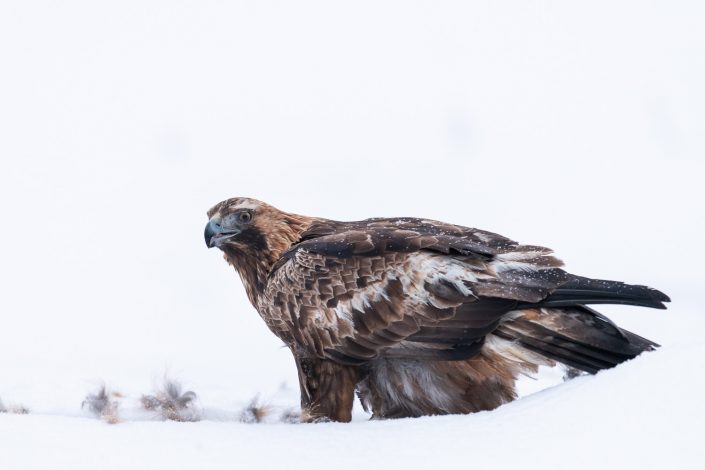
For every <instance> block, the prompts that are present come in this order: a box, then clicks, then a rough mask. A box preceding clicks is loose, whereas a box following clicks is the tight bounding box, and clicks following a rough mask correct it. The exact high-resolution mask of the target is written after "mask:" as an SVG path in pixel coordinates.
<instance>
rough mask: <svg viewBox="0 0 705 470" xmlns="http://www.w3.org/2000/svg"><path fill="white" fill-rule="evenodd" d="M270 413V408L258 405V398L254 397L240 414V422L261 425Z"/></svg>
mask: <svg viewBox="0 0 705 470" xmlns="http://www.w3.org/2000/svg"><path fill="white" fill-rule="evenodd" d="M271 412H272V408H271V407H270V406H269V405H265V404H262V403H260V399H259V396H256V397H254V398H253V399H252V401H250V404H249V405H247V407H245V409H244V410H242V412H241V413H240V421H241V422H243V423H248V424H254V423H261V422H262V421H264V419H265V418H266V417H267V416H269V415H270V414H271Z"/></svg>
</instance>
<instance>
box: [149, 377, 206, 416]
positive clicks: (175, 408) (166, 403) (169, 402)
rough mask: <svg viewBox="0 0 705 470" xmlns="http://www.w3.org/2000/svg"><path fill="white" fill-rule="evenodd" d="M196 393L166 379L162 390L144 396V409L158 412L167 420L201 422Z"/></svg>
mask: <svg viewBox="0 0 705 470" xmlns="http://www.w3.org/2000/svg"><path fill="white" fill-rule="evenodd" d="M196 398H197V395H196V393H195V392H192V391H190V390H189V391H186V392H184V391H183V390H182V387H181V384H180V383H179V382H177V381H175V380H170V379H164V384H163V385H162V388H161V389H159V390H157V391H156V393H155V394H154V395H142V398H141V400H140V401H141V403H142V407H143V408H144V409H145V410H147V411H154V412H157V413H158V415H159V416H160V417H161V418H162V419H165V420H170V421H180V422H192V421H200V420H201V411H200V409H198V408H197V407H196Z"/></svg>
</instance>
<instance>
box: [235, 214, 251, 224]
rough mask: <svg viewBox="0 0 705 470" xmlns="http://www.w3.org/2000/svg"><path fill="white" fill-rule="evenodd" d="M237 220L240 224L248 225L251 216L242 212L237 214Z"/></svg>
mask: <svg viewBox="0 0 705 470" xmlns="http://www.w3.org/2000/svg"><path fill="white" fill-rule="evenodd" d="M237 218H238V220H239V221H240V222H243V223H248V222H249V221H250V220H252V214H251V213H250V212H247V211H242V212H240V213H239V214H238V216H237Z"/></svg>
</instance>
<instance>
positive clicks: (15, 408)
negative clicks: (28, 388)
mask: <svg viewBox="0 0 705 470" xmlns="http://www.w3.org/2000/svg"><path fill="white" fill-rule="evenodd" d="M0 413H12V414H16V415H26V414H29V408H27V407H26V406H23V405H12V406H10V407H9V408H6V407H5V405H4V404H3V402H2V400H0Z"/></svg>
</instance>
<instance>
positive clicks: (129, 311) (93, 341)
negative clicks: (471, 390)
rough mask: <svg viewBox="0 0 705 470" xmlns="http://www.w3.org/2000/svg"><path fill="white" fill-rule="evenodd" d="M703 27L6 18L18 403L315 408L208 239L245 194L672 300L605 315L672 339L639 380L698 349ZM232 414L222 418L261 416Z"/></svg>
mask: <svg viewBox="0 0 705 470" xmlns="http://www.w3.org/2000/svg"><path fill="white" fill-rule="evenodd" d="M704 13H705V11H704V9H703V6H702V3H700V2H697V1H692V2H687V1H668V2H666V1H663V2H644V1H633V2H630V1H593V2H565V1H563V2H559V1H555V2H551V1H506V2H491V1H481V2H431V1H429V2H409V1H405V2H380V1H370V2H364V1H362V2H346V3H343V2H323V1H321V2H309V1H306V2H301V1H300V2H279V1H252V2H218V1H199V2H196V1H194V2H167V1H134V2H133V1H121V2H89V1H86V2H75V1H72V2H35V1H22V2H20V1H5V2H3V3H1V4H0V162H1V163H0V164H1V166H0V217H1V219H0V223H1V224H2V226H1V227H2V230H0V260H1V261H0V289H1V291H0V337H1V339H0V398H2V399H3V400H4V401H5V402H8V401H9V402H13V401H14V402H18V403H20V402H21V403H23V404H25V405H27V406H29V407H30V408H31V409H32V410H33V412H34V414H39V415H41V414H61V415H75V416H83V415H82V414H81V413H82V412H81V410H80V402H81V400H82V399H83V396H84V395H85V393H86V392H87V391H88V390H90V389H91V388H92V387H94V386H95V384H96V383H99V382H100V381H101V380H105V381H107V382H108V383H110V384H112V385H113V386H115V387H116V388H119V389H121V390H123V391H126V392H127V393H135V394H139V393H144V392H146V391H149V389H150V387H151V386H152V385H153V383H154V381H155V380H158V378H159V377H161V375H162V374H163V373H164V371H165V370H166V371H168V372H169V373H170V374H172V375H175V376H177V377H179V378H181V379H182V380H183V381H185V382H186V383H187V384H188V385H189V386H191V387H192V388H193V389H194V390H195V391H196V392H198V393H199V396H200V399H201V402H202V403H203V405H204V406H205V407H208V406H213V407H215V408H216V409H218V410H221V411H223V413H225V415H227V413H226V411H227V410H234V409H237V407H238V406H240V405H241V404H242V403H244V402H246V401H247V400H249V398H250V397H252V396H253V395H254V394H257V393H262V394H264V395H265V396H273V395H274V394H276V393H279V392H277V390H279V387H280V384H282V383H284V384H285V385H286V386H285V390H288V391H289V392H290V393H288V394H287V393H285V394H284V395H286V396H287V398H285V399H284V400H288V401H289V402H291V403H295V401H296V397H295V389H296V383H295V374H294V370H293V364H292V362H291V359H290V357H289V353H288V352H287V351H286V350H283V349H281V347H280V346H281V343H280V342H279V341H278V340H277V339H276V338H275V337H274V336H273V335H271V334H270V333H269V332H268V330H267V329H266V327H265V326H264V324H263V323H262V321H261V320H260V319H259V317H258V316H257V314H256V313H255V311H254V310H253V308H252V307H251V306H250V305H249V303H248V302H247V299H246V297H245V294H244V289H243V288H242V286H241V284H240V281H239V279H238V277H237V275H236V274H235V273H234V272H233V270H232V268H230V267H229V266H227V265H226V263H225V262H224V261H223V260H222V259H221V256H220V254H219V253H218V252H217V251H216V250H210V251H209V250H206V247H205V244H204V242H203V235H202V233H203V227H204V225H205V222H206V216H205V212H206V210H207V209H208V208H209V207H210V206H212V205H214V204H215V203H217V202H218V201H220V200H222V199H225V198H227V197H231V196H251V197H256V198H258V199H262V200H264V201H266V202H269V203H271V204H273V205H275V206H277V207H280V208H281V209H284V210H288V211H291V212H298V213H302V214H307V215H316V216H323V217H329V218H335V219H341V220H346V219H347V220H350V219H360V218H366V217H371V216H420V217H428V218H435V219H440V220H445V221H449V222H454V223H457V224H462V225H466V226H474V227H479V228H483V229H486V230H490V231H495V232H498V233H502V234H504V235H507V236H510V237H512V238H514V239H516V240H519V241H521V242H524V243H531V244H540V245H545V246H549V247H552V248H554V249H555V250H556V252H557V254H558V256H559V257H560V258H562V259H563V260H564V261H565V262H566V264H567V267H568V269H569V270H570V271H571V272H574V273H576V274H581V275H585V276H591V277H599V278H605V279H617V280H622V281H626V282H631V283H639V284H648V285H651V286H654V287H657V288H659V289H661V290H663V291H664V292H666V293H668V294H669V295H671V297H672V298H673V303H672V304H671V306H670V310H668V311H666V312H661V311H647V310H645V309H638V308H631V307H608V308H604V309H602V310H603V311H605V312H606V313H608V314H609V315H610V316H611V317H613V318H614V319H616V320H617V321H618V322H619V323H620V324H621V325H624V326H626V327H628V328H631V329H634V330H636V331H637V332H638V333H639V334H642V335H644V336H646V337H649V338H651V339H653V340H655V341H657V342H659V343H661V344H663V345H664V348H663V349H662V350H661V351H659V352H658V353H655V355H656V354H664V356H663V357H662V358H661V359H653V363H654V364H656V365H655V366H654V368H652V369H649V367H642V368H639V369H638V370H639V371H640V372H639V374H642V375H643V376H645V377H658V376H659V374H661V373H662V372H663V370H665V369H672V368H673V367H674V366H675V363H687V362H689V361H692V360H693V357H692V356H691V355H690V353H688V354H686V353H683V354H682V355H679V353H678V352H677V351H676V352H671V353H669V349H668V348H669V347H673V348H678V347H690V346H692V345H696V347H699V346H701V345H703V340H702V336H701V335H702V331H703V328H704V327H705V314H704V313H703V312H702V306H701V296H702V293H703V292H705V280H703V275H702V266H703V264H704V263H705V250H704V249H703V237H704V236H705V221H704V219H705V216H704V210H703V206H704V202H703V201H705V189H704V185H703V177H705V85H704V84H705V28H703V24H704V22H705V14H704ZM696 350H697V351H702V350H701V349H696ZM668 354H672V355H671V356H668ZM663 358H671V359H663ZM639 360H642V359H639ZM698 360H699V361H700V364H702V357H699V358H698ZM627 366H628V365H625V366H624V367H627ZM658 367H663V368H664V369H663V370H662V369H659V368H658ZM694 369H695V370H693V371H692V373H693V374H695V375H696V376H698V377H699V376H700V375H701V374H702V370H703V369H702V368H700V369H699V371H698V372H696V370H697V367H694ZM634 370H636V369H634ZM611 372H612V371H611ZM613 372H614V373H617V372H618V371H617V370H615V371H613ZM597 378H600V377H597ZM597 378H596V379H597ZM581 380H589V379H581ZM603 380H604V379H603ZM639 380H640V379H636V381H635V383H632V382H628V384H627V385H624V387H625V389H624V390H623V391H622V393H624V394H625V396H628V394H629V393H632V392H631V391H630V388H629V387H638V383H639ZM659 383H661V382H659ZM698 384H699V385H702V382H698ZM606 387H609V385H606ZM687 387H688V385H687V383H683V384H679V383H669V384H668V390H669V392H670V393H672V394H673V395H668V394H667V393H666V392H664V393H666V395H664V396H667V397H668V398H669V399H673V400H678V399H679V398H678V397H681V398H682V397H683V396H684V395H689V394H693V393H695V392H694V391H692V390H689V389H687ZM562 388H563V389H564V390H561V387H558V389H552V390H551V391H550V393H553V394H555V393H556V390H560V393H564V392H565V393H570V389H569V387H567V386H563V387H562ZM698 393H699V392H698ZM292 394H293V395H292ZM539 395H541V394H539ZM292 396H293V398H292ZM588 396H589V395H588ZM655 399H656V398H654V400H655ZM534 400H536V398H534ZM647 401H648V400H647ZM588 406H589V405H588ZM547 407H548V406H547ZM686 408H687V406H686ZM567 410H568V411H570V410H571V408H570V407H568V408H567ZM635 410H636V411H635V412H636V413H640V411H639V410H642V409H641V408H635ZM642 411H643V413H647V412H648V410H647V409H643V410H642ZM699 412H700V413H701V414H700V415H698V414H697V413H696V415H695V416H687V417H684V418H683V421H679V422H678V426H677V428H678V429H679V430H681V432H683V433H684V434H687V433H688V432H689V430H691V429H694V428H691V426H695V422H696V420H697V421H700V422H701V421H702V418H705V416H704V415H703V414H702V407H701V408H699ZM537 413H539V414H538V416H541V414H540V412H539V411H537ZM215 415H218V416H220V415H219V414H218V413H214V416H215ZM483 416H485V417H484V418H482V419H483V420H485V421H483V422H489V423H490V425H491V423H492V420H491V418H490V419H489V421H488V418H487V416H490V417H491V416H492V414H489V415H483ZM501 416H502V415H498V417H497V419H498V420H501V419H502V418H501ZM466 418H467V419H473V417H466ZM5 419H7V420H10V419H12V420H16V421H6V423H19V424H15V425H17V426H27V429H28V433H29V434H31V430H32V429H33V428H32V426H35V425H36V426H40V425H41V424H35V423H34V422H32V421H30V420H31V419H39V418H38V417H33V416H32V415H30V416H28V417H7V418H5ZM57 419H58V418H57ZM601 419H602V422H605V420H608V421H609V420H610V419H612V420H617V421H618V420H620V419H622V420H625V419H628V418H625V417H621V418H620V417H619V416H617V417H615V416H614V414H609V415H606V416H604V417H601ZM664 419H665V418H664ZM668 419H670V418H668ZM78 422H82V421H78ZM415 422H416V423H419V422H426V421H425V420H421V421H415ZM428 422H429V423H432V424H429V426H432V428H433V429H434V431H433V434H434V435H436V437H437V438H439V439H440V438H442V437H443V429H444V427H443V426H439V425H438V424H437V423H438V422H439V421H433V420H429V421H428ZM508 422H510V423H511V421H508ZM52 423H54V424H53V425H54V426H56V429H57V430H58V431H57V432H63V431H62V429H63V428H62V426H63V424H62V422H61V421H57V422H54V421H52ZM56 423H58V424H56ZM71 423H72V424H70V425H66V426H70V427H76V426H78V428H80V425H77V424H73V421H72V422H71ZM451 424H452V425H453V426H452V427H453V428H454V429H455V430H454V431H453V433H457V432H458V429H461V428H463V426H466V427H472V426H479V425H480V423H479V422H474V421H473V422H467V423H466V422H464V421H452V422H451ZM91 425H93V424H91ZM199 425H203V426H206V424H205V423H202V424H199ZM374 425H375V423H370V424H369V425H366V426H367V427H363V428H360V430H359V433H361V434H364V433H365V432H372V433H379V432H380V431H379V429H382V428H374ZM4 426H10V424H7V425H6V424H3V421H2V417H0V431H2V429H3V427H4ZM125 426H127V425H125ZM231 426H235V427H234V428H232V427H231V428H227V427H225V428H223V429H220V428H218V429H219V430H221V431H223V432H224V433H232V432H233V429H240V428H239V427H238V426H244V425H237V424H231ZM281 426H283V425H281ZM331 426H332V425H331ZM393 426H397V425H393ZM414 426H417V425H416V424H415V425H414ZM657 427H658V426H657ZM149 429H150V430H151V431H149V432H154V433H155V434H159V432H160V429H159V428H149ZM169 429H172V428H169ZM218 429H217V430H215V431H212V432H213V435H214V436H220V434H219V432H220V431H219V430H218ZM272 429H277V431H276V432H284V431H282V429H280V428H277V427H276V426H274V428H272ZM332 429H337V428H335V427H333V428H332ZM374 429H377V430H374ZM384 429H387V428H384ZM389 429H394V428H389ZM370 430H371V431H370ZM421 431H422V430H421ZM421 431H420V432H421ZM77 432H81V431H80V430H79V431H77ZM100 432H103V431H100ZM145 432H146V431H145ZM178 432H183V431H182V429H181V428H180V429H179V431H178ZM208 432H211V430H209V431H208ZM243 432H246V433H250V434H252V433H257V432H258V431H252V430H250V429H249V428H248V430H247V431H243ZM305 432H306V433H313V432H315V431H305ZM342 432H345V433H346V434H345V435H346V436H348V435H349V434H350V433H351V431H349V430H346V431H342ZM262 433H263V434H261V435H259V434H258V437H257V439H265V440H266V439H269V438H270V437H268V435H267V431H262ZM439 433H440V434H439ZM449 433H450V431H449ZM29 434H28V435H29ZM454 435H455V434H454ZM418 436H420V438H422V437H423V436H424V434H423V433H421V434H418ZM456 437H457V435H456ZM643 438H644V436H640V437H639V438H638V439H643ZM216 439H217V437H216ZM556 439H558V440H557V441H552V442H551V443H550V444H546V445H550V446H552V447H555V446H558V447H561V446H563V447H565V446H568V448H569V449H573V448H572V447H570V446H571V444H575V443H576V442H577V441H574V440H571V438H570V436H563V437H562V440H561V437H560V436H559V437H557V438H556ZM235 440H237V439H235ZM107 442H110V439H108V440H107ZM283 442H286V441H283ZM23 445H27V446H31V442H30V441H22V440H21V439H20V441H19V442H18V443H17V446H18V447H16V448H17V449H22V448H23V447H22V446H23ZM106 445H109V444H106ZM537 445H538V444H537ZM2 446H3V443H2V442H0V455H1V454H3V450H2ZM167 448H172V447H169V446H167ZM576 449H577V447H576ZM618 449H619V448H618V447H615V448H614V449H613V451H614V452H618ZM667 450H669V449H666V450H664V453H663V454H659V455H660V456H662V457H664V458H665V456H666V455H670V452H667ZM692 450H693V451H696V450H695V449H692ZM679 451H680V455H681V458H684V459H686V461H687V459H688V458H689V455H688V454H687V452H686V453H685V454H683V449H679ZM57 452H59V453H61V451H60V450H57ZM699 452H702V451H699ZM206 454H207V452H206ZM17 455H18V456H19V455H20V454H17ZM61 455H63V454H61ZM66 455H69V456H70V455H74V454H71V453H70V452H69V453H68V454H66ZM194 455H201V454H199V453H198V452H197V453H196V454H194ZM248 455H249V454H248ZM453 455H455V454H453V453H451V454H444V456H445V457H444V458H447V459H451V460H450V461H453V460H452V459H453V458H454V457H453ZM700 455H702V454H700ZM462 456H463V453H462V452H458V457H457V458H458V462H460V461H462V460H460V459H462V458H463V457H462ZM152 457H154V458H155V459H157V460H156V462H159V460H158V459H159V456H157V455H153V456H152ZM250 457H251V458H256V456H253V455H249V457H248V456H246V455H243V456H241V459H240V460H241V461H247V459H248V458H250ZM194 458H195V457H194ZM1 459H2V457H0V462H1V461H2V460H1ZM18 459H19V460H17V461H14V460H13V462H14V464H15V465H20V463H19V462H22V460H21V457H18ZM243 459H244V460H243ZM176 460H177V461H179V460H178V458H177V459H176ZM645 460H647V459H645ZM238 461H239V460H238V459H237V458H236V459H235V460H230V461H228V462H226V461H221V460H214V461H213V462H211V464H212V466H217V465H225V464H226V463H232V462H236V463H237V462H238ZM649 461H651V462H652V463H653V462H655V461H654V460H653V459H651V460H649ZM37 462H39V461H37ZM37 462H34V464H38V463H37ZM67 462H74V463H75V462H76V461H75V460H71V458H68V457H67ZM351 462H352V460H351ZM27 465H28V466H32V462H29V463H27Z"/></svg>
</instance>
